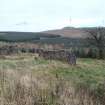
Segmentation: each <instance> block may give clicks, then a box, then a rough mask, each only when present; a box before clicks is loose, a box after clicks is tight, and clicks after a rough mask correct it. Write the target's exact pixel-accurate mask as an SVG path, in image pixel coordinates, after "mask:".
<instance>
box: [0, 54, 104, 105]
mask: <svg viewBox="0 0 105 105" xmlns="http://www.w3.org/2000/svg"><path fill="white" fill-rule="evenodd" d="M0 105H105V61H104V60H96V59H78V61H77V65H76V66H70V65H68V64H66V63H64V62H60V61H54V60H51V61H50V60H44V59H42V58H35V55H33V54H24V55H23V54H22V55H21V54H20V55H12V56H1V57H0Z"/></svg>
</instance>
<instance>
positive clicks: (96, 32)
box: [87, 27, 105, 59]
mask: <svg viewBox="0 0 105 105" xmlns="http://www.w3.org/2000/svg"><path fill="white" fill-rule="evenodd" d="M87 32H88V33H89V34H88V37H87V39H88V42H89V43H90V44H91V45H93V46H95V47H96V48H97V49H98V52H99V58H100V59H102V58H104V49H105V28H104V27H96V28H92V29H88V30H87Z"/></svg>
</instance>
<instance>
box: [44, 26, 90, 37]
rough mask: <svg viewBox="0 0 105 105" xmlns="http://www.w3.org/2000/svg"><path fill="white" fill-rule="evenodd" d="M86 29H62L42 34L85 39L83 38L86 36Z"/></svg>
mask: <svg viewBox="0 0 105 105" xmlns="http://www.w3.org/2000/svg"><path fill="white" fill-rule="evenodd" d="M86 29H87V28H74V27H64V28H62V29H57V30H48V31H44V32H43V33H47V34H54V35H56V34H57V35H61V36H63V37H69V38H85V36H86V35H87V34H88V33H87V32H86ZM90 29H91V28H90Z"/></svg>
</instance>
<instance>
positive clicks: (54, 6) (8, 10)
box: [0, 0, 105, 32]
mask: <svg viewBox="0 0 105 105" xmlns="http://www.w3.org/2000/svg"><path fill="white" fill-rule="evenodd" d="M104 25H105V0H0V31H4V30H6V31H37V32H38V31H43V30H50V29H59V28H62V27H65V26H71V27H87V26H88V27H90V26H104Z"/></svg>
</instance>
